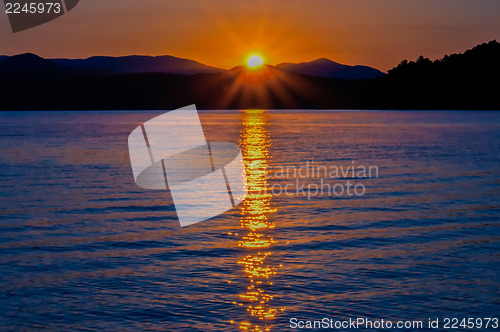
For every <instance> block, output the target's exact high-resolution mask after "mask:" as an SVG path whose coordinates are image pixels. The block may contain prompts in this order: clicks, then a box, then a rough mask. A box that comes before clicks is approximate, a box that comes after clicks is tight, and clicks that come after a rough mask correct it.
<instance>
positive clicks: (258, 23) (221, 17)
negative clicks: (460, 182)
mask: <svg viewBox="0 0 500 332" xmlns="http://www.w3.org/2000/svg"><path fill="white" fill-rule="evenodd" d="M2 11H3V10H2ZM499 13H500V1H498V0H439V1H437V0H404V1H403V0H342V1H338V0H252V1H244V0H233V1H230V0H182V1H180V0H81V1H80V3H79V4H78V6H76V7H75V8H74V9H73V10H72V11H70V12H69V13H68V14H66V15H64V16H62V17H60V18H58V19H56V20H54V21H51V22H49V23H47V24H44V25H42V26H39V27H35V28H33V29H30V30H26V31H23V32H18V33H15V34H14V33H12V31H11V29H10V26H9V23H8V19H7V15H6V14H5V13H3V12H2V13H0V54H3V55H14V54H19V53H26V52H32V53H36V54H38V55H40V56H43V57H45V58H61V57H66V58H86V57H90V56H94V55H110V56H121V55H131V54H144V55H164V54H169V55H174V56H178V57H183V58H190V59H193V60H197V61H200V62H202V63H205V64H207V65H212V66H216V67H221V68H232V67H234V66H237V65H240V64H242V63H243V62H244V60H245V59H246V57H247V56H248V54H249V53H254V52H256V53H259V54H262V55H263V56H264V57H265V59H266V61H267V63H270V64H278V63H281V62H302V61H311V60H314V59H317V58H322V57H326V58H329V59H332V60H334V61H337V62H340V63H344V64H350V65H357V64H361V65H368V66H372V67H375V68H377V69H380V70H383V71H386V70H388V69H390V68H392V67H394V66H396V65H397V64H398V63H399V62H400V61H401V60H403V59H408V60H411V59H416V58H417V57H418V56H419V55H424V56H426V57H429V58H431V59H436V58H441V57H443V56H444V55H445V54H451V53H459V52H463V51H465V50H467V49H469V48H472V47H473V46H475V45H477V44H480V43H483V42H487V41H490V40H493V39H497V40H500V19H498V18H499Z"/></svg>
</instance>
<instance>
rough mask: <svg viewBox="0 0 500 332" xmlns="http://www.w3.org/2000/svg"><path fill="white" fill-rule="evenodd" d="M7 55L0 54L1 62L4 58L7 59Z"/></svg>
mask: <svg viewBox="0 0 500 332" xmlns="http://www.w3.org/2000/svg"><path fill="white" fill-rule="evenodd" d="M8 58H9V57H8V56H7V55H0V62H2V61H3V60H5V59H8Z"/></svg>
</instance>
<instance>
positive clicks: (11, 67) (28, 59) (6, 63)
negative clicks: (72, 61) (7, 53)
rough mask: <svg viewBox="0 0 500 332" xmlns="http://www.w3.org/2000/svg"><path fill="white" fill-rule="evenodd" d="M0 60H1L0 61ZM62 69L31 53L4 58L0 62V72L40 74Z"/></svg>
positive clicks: (62, 68)
mask: <svg viewBox="0 0 500 332" xmlns="http://www.w3.org/2000/svg"><path fill="white" fill-rule="evenodd" d="M0 60H2V59H0ZM59 70H64V67H62V66H59V65H57V64H55V63H53V62H52V61H50V60H46V59H44V58H41V57H39V56H38V55H36V54H33V53H24V54H19V55H14V56H11V57H6V58H5V59H3V61H1V62H0V72H40V71H49V72H52V71H59Z"/></svg>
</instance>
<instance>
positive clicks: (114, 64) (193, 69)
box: [52, 55, 224, 75]
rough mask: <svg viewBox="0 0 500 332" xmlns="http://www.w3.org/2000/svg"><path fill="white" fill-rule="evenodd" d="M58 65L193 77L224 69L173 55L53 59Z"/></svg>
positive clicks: (122, 72)
mask: <svg viewBox="0 0 500 332" xmlns="http://www.w3.org/2000/svg"><path fill="white" fill-rule="evenodd" d="M52 61H53V62H54V63H56V64H60V65H64V66H66V67H73V68H79V69H93V70H107V71H111V72H113V73H116V74H135V73H171V74H182V75H193V74H200V73H220V72H222V71H224V70H223V69H219V68H215V67H211V66H207V65H204V64H202V63H199V62H197V61H194V60H189V59H183V58H177V57H174V56H171V55H162V56H142V55H130V56H123V57H107V56H95V57H91V58H88V59H52Z"/></svg>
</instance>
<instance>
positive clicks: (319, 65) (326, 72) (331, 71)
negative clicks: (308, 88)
mask: <svg viewBox="0 0 500 332" xmlns="http://www.w3.org/2000/svg"><path fill="white" fill-rule="evenodd" d="M276 68H278V69H281V70H283V71H286V72H289V73H292V74H302V75H308V76H313V77H329V78H339V79H355V80H357V79H373V78H377V77H380V76H384V75H385V74H384V73H383V72H381V71H380V70H378V69H375V68H372V67H368V66H348V65H343V64H340V63H337V62H335V61H332V60H330V59H326V58H320V59H316V60H314V61H311V62H302V63H281V64H279V65H277V66H276Z"/></svg>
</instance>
